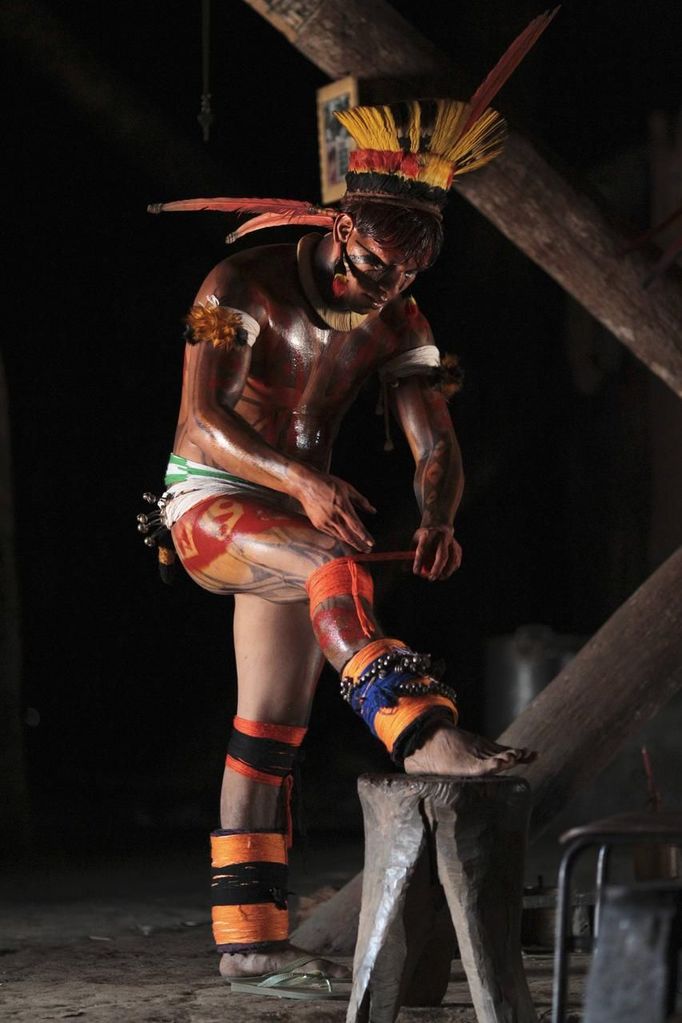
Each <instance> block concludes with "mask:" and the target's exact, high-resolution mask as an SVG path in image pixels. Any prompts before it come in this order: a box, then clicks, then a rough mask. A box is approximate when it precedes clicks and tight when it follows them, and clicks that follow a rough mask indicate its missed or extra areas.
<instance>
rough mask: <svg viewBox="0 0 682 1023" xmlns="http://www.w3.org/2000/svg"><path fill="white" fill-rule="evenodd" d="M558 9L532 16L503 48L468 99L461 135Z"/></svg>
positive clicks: (490, 99) (498, 89)
mask: <svg viewBox="0 0 682 1023" xmlns="http://www.w3.org/2000/svg"><path fill="white" fill-rule="evenodd" d="M559 6H561V5H559ZM558 11H559V7H555V8H554V10H553V11H545V13H544V14H539V15H538V17H537V18H533V20H532V21H531V23H530V24H529V25H527V26H526V28H525V29H524V30H523V32H522V33H521V34H520V35H518V36H517V37H516V39H515V40H514V42H513V43H512V44H511V46H509V47H508V48H507V50H505V52H504V54H503V55H502V56H501V57H500V59H499V60H498V62H497V64H496V65H495V67H494V68H493V69H492V71H491V72H490V74H489V75H488V76H487V77H486V78H485V79H484V81H483V82H481V84H480V85H479V87H478V89H476V92H475V93H474V94H473V96H472V97H471V99H470V100H469V103H470V104H471V113H470V114H469V118H468V120H467V123H466V125H465V126H464V130H463V131H462V135H464V133H465V132H467V131H468V130H469V128H471V126H472V124H475V123H476V121H477V120H478V119H479V117H480V116H481V114H482V113H483V112H484V110H487V109H488V107H489V106H490V104H491V102H492V100H493V98H494V97H495V96H496V95H497V93H498V92H499V91H500V89H501V88H502V86H503V85H504V83H505V82H506V81H507V79H508V78H510V76H511V75H512V74H513V72H514V71H515V70H516V68H517V67H518V66H519V64H520V63H521V61H522V60H523V58H524V57H525V56H526V54H527V53H528V51H529V50H530V49H532V47H533V46H534V45H535V43H536V42H537V41H538V39H539V38H540V36H541V35H542V33H543V32H544V31H545V29H546V28H547V26H548V25H549V23H550V21H551V20H552V18H554V17H555V15H556V14H557V13H558Z"/></svg>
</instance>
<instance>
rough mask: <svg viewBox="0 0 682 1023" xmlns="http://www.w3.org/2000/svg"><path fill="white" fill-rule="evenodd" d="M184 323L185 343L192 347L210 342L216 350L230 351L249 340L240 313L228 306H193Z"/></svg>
mask: <svg viewBox="0 0 682 1023" xmlns="http://www.w3.org/2000/svg"><path fill="white" fill-rule="evenodd" d="M184 322H185V335H184V336H185V341H186V342H187V344H190V345H197V344H199V342H201V341H209V342H210V344H212V345H213V347H214V348H222V349H223V350H224V351H229V350H230V348H233V347H234V346H235V345H239V346H240V347H241V346H242V345H245V344H246V343H247V342H248V340H249V336H248V331H247V330H246V329H245V327H244V326H243V325H242V317H241V315H240V313H239V312H238V310H236V309H228V308H227V306H222V305H209V306H203V305H193V306H192V308H191V309H190V311H189V312H188V314H187V316H186V317H185V321H184Z"/></svg>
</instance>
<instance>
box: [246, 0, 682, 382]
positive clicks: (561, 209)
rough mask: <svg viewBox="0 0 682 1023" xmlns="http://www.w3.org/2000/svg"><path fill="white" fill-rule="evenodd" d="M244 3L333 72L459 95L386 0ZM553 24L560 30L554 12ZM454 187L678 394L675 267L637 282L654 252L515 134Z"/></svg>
mask: <svg viewBox="0 0 682 1023" xmlns="http://www.w3.org/2000/svg"><path fill="white" fill-rule="evenodd" d="M246 2H247V3H248V4H249V6H251V7H253V8H254V10H256V11H258V13H259V14H261V15H262V16H263V17H264V18H266V19H267V20H268V21H269V22H270V23H271V24H272V25H274V27H275V28H277V29H279V31H281V32H282V33H283V34H284V35H285V36H286V38H287V39H288V40H289V42H291V44H292V45H293V46H295V47H296V49H297V50H299V51H300V52H301V53H302V54H303V55H304V56H306V57H307V58H308V59H309V60H311V61H312V62H313V63H314V64H315V65H316V66H317V67H319V68H320V69H321V70H322V71H324V72H325V73H326V74H328V75H329V76H330V77H331V78H341V77H343V76H344V75H347V74H353V75H355V76H356V77H358V78H361V79H363V80H368V79H369V80H370V81H371V80H372V79H380V80H382V82H383V83H384V85H383V88H384V91H388V92H391V90H392V93H391V94H392V95H394V96H395V98H404V95H405V90H406V88H408V89H412V90H413V91H414V90H415V89H418V91H419V92H420V94H421V95H424V93H425V91H430V90H434V91H436V90H437V91H441V90H443V89H448V90H449V93H448V94H449V95H454V96H464V97H465V96H466V91H464V92H463V90H462V89H461V86H460V87H458V86H457V84H456V82H455V79H456V75H455V72H454V70H453V69H452V68H451V67H450V66H449V61H448V60H447V58H446V57H445V55H444V54H442V53H441V52H440V51H439V50H438V49H437V47H436V46H434V45H433V44H432V43H430V42H429V41H428V40H427V39H425V38H424V37H423V36H421V35H420V34H419V32H417V31H416V29H414V28H413V27H412V26H411V25H410V24H409V23H408V22H407V21H405V20H404V19H403V18H402V17H401V16H400V15H399V14H397V13H396V12H395V11H394V10H393V8H392V7H391V6H390V5H389V4H388V3H387V2H386V0H373V2H372V3H371V4H368V3H366V2H363V0H246ZM349 26H350V27H351V30H350V31H349ZM521 27H522V26H519V28H521ZM551 31H557V32H558V31H561V22H560V19H559V20H557V22H556V23H555V24H554V25H553V26H552V29H551ZM539 45H542V43H540V44H539ZM487 70H488V69H487V68H481V78H482V77H483V76H484V74H485V73H486V71H487ZM519 73H520V74H521V73H522V70H521V71H520V72H519ZM415 94H416V93H415ZM457 191H458V192H459V193H460V195H462V196H464V198H465V199H467V200H468V202H470V203H472V205H474V206H475V207H476V208H477V209H478V210H480V212H481V213H483V215H484V216H486V217H488V219H490V220H491V221H492V222H493V223H494V224H495V225H496V226H497V227H498V228H499V229H500V231H502V232H503V233H504V234H505V235H506V236H507V238H509V240H510V241H511V242H513V244H514V245H516V246H517V247H518V248H519V249H521V251H522V252H524V253H525V254H526V255H527V256H529V257H530V259H532V260H533V261H534V262H536V263H537V264H538V266H540V267H542V269H543V270H545V271H546V272H547V273H548V274H549V275H550V276H551V277H553V278H554V279H555V280H556V281H558V283H559V284H560V285H561V286H562V287H563V288H565V290H566V291H567V292H568V293H569V294H570V295H572V296H573V297H574V298H575V299H576V300H577V301H578V302H580V304H581V305H583V306H584V307H585V308H586V309H587V310H588V312H590V313H591V314H592V315H593V316H594V317H595V319H597V320H599V322H600V323H602V324H603V325H604V326H605V327H606V328H607V330H610V331H611V332H612V333H613V334H615V336H616V337H617V338H618V339H619V340H620V341H622V342H623V344H624V345H626V346H627V347H628V348H629V349H630V350H631V351H632V352H633V353H634V354H635V355H636V356H637V358H638V359H641V360H642V362H644V364H645V365H646V366H648V367H649V369H650V370H651V371H652V373H655V374H656V375H657V376H659V377H660V378H661V379H662V380H664V381H665V383H666V384H668V386H669V387H671V388H672V389H673V391H675V393H676V394H678V395H680V396H682V346H681V345H680V340H679V338H680V324H682V288H680V275H679V272H678V271H676V270H674V271H669V273H668V274H667V275H666V276H665V277H663V278H661V279H660V280H658V281H656V282H655V283H654V284H653V285H652V286H651V287H650V288H649V289H647V290H646V291H645V290H643V289H642V287H641V282H642V280H644V278H645V277H646V276H647V274H648V273H649V271H650V269H651V268H652V267H653V260H651V259H649V258H645V257H643V256H640V255H638V254H634V255H629V256H624V255H622V250H623V248H624V247H625V245H624V241H623V239H622V238H620V237H619V236H618V235H617V234H616V232H615V231H613V230H612V229H611V228H610V227H609V226H608V224H607V223H606V220H605V219H604V217H602V216H601V214H600V213H599V211H598V210H597V208H596V207H595V205H594V204H593V203H592V202H591V201H590V200H588V199H587V198H586V197H585V196H583V195H581V194H580V193H579V192H578V191H577V190H576V189H574V188H573V187H572V186H571V185H569V184H568V182H566V181H565V180H564V179H563V178H562V177H561V175H560V174H558V173H557V172H556V171H555V170H553V169H552V168H551V167H550V166H549V165H548V164H547V162H546V160H544V159H543V157H541V156H540V154H539V153H538V152H537V151H536V150H535V149H534V147H533V146H532V145H531V144H530V143H529V142H528V141H527V140H525V139H522V138H520V137H519V136H518V135H513V136H512V137H511V138H510V140H509V142H508V144H507V147H506V150H505V153H504V155H503V156H501V157H500V158H499V159H498V160H494V161H493V162H492V163H491V164H490V165H489V166H488V167H486V168H484V169H483V170H482V171H479V172H477V173H475V174H471V175H465V176H464V177H463V178H461V179H460V181H459V182H458V184H457Z"/></svg>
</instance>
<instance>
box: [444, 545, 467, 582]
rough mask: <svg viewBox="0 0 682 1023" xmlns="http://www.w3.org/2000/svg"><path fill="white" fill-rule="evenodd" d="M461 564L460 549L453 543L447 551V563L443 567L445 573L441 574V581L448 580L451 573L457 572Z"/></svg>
mask: <svg viewBox="0 0 682 1023" xmlns="http://www.w3.org/2000/svg"><path fill="white" fill-rule="evenodd" d="M461 563H462V548H461V547H460V546H459V544H458V543H457V542H456V541H455V543H453V545H452V546H451V547H450V550H449V551H448V563H447V565H446V566H445V571H444V572H442V574H441V579H449V578H450V576H451V575H452V573H453V572H455V571H457V569H458V568H459V566H460V565H461Z"/></svg>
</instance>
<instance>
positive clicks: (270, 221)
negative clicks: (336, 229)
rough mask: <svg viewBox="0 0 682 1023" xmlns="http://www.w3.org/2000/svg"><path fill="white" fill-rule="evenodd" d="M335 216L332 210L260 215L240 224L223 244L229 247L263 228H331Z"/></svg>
mask: <svg viewBox="0 0 682 1023" xmlns="http://www.w3.org/2000/svg"><path fill="white" fill-rule="evenodd" d="M336 216H337V214H336V213H335V212H334V210H323V209H318V212H317V213H314V212H313V213H296V212H293V211H286V212H284V213H261V214H260V216H258V217H252V218H251V220H247V221H246V223H245V224H240V225H239V227H238V228H237V229H236V230H235V231H230V233H229V234H228V235H227V237H226V238H225V242H226V243H227V244H228V245H231V244H232V242H236V241H237V239H238V238H243V237H244V235H246V234H251V232H252V231H260V230H262V229H263V228H265V227H289V226H290V225H291V224H305V225H309V226H310V227H326V228H331V226H332V224H333V223H334V218H335V217H336Z"/></svg>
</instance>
